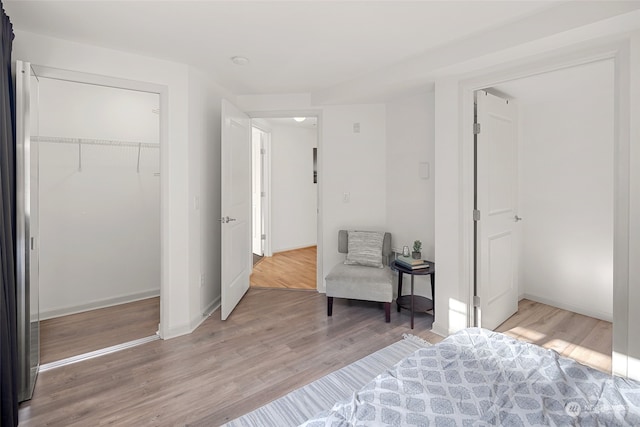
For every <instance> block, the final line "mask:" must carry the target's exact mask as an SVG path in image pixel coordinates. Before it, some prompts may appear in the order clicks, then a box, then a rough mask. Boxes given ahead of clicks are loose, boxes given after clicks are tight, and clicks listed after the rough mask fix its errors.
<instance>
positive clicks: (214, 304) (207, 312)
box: [191, 297, 220, 332]
mask: <svg viewBox="0 0 640 427" xmlns="http://www.w3.org/2000/svg"><path fill="white" fill-rule="evenodd" d="M218 308H220V297H218V298H216V299H214V300H213V301H211V303H210V304H209V305H207V307H206V308H205V309H204V311H203V312H202V316H198V317H196V318H193V319H191V332H193V331H195V330H196V329H197V328H198V326H200V325H202V322H204V321H205V320H207V317H209V316H211V313H213V312H214V311H216V310H217V309H218Z"/></svg>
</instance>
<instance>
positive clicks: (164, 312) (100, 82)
mask: <svg viewBox="0 0 640 427" xmlns="http://www.w3.org/2000/svg"><path fill="white" fill-rule="evenodd" d="M31 67H32V68H33V69H34V71H35V72H36V73H37V75H38V76H39V77H43V78H50V79H56V80H65V81H69V82H75V83H84V84H92V85H96V86H106V87H113V88H116V89H127V90H134V91H139V92H148V93H155V94H157V95H158V96H159V98H160V100H159V102H160V114H159V123H160V134H159V136H160V206H159V209H160V321H159V324H158V332H159V335H160V338H164V337H165V336H166V332H167V331H165V325H166V324H167V322H165V320H166V319H167V316H168V313H169V311H170V306H169V302H170V301H169V298H166V297H165V296H166V295H169V293H170V292H169V284H170V277H169V268H168V266H169V264H170V254H169V251H168V250H167V248H169V247H170V244H171V242H170V241H169V235H170V233H169V231H170V229H169V221H168V218H169V211H170V206H169V197H167V196H166V194H167V191H168V188H169V157H168V156H166V155H164V153H166V152H167V148H168V145H167V144H168V129H169V126H168V115H167V112H168V111H169V103H168V93H169V90H168V87H167V86H165V85H160V84H156V83H149V82H143V81H138V80H128V79H122V78H118V77H111V76H103V75H100V74H91V73H85V72H82V71H72V70H64V69H59V68H53V67H49V66H44V65H37V64H31Z"/></svg>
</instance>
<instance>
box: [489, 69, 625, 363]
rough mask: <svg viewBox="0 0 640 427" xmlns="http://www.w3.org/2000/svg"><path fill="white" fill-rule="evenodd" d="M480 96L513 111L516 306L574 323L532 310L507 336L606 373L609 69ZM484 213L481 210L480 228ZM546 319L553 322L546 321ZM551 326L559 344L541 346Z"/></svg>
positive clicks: (545, 77)
mask: <svg viewBox="0 0 640 427" xmlns="http://www.w3.org/2000/svg"><path fill="white" fill-rule="evenodd" d="M487 92H491V93H494V94H499V95H500V96H501V97H504V98H506V99H512V100H513V99H515V100H516V101H517V104H518V116H519V136H518V140H519V143H518V147H517V152H518V160H517V170H518V173H517V175H518V178H517V194H518V201H517V211H516V215H515V217H514V223H515V227H516V229H517V233H518V239H515V240H514V241H516V242H517V243H516V245H515V246H514V247H513V252H512V253H516V254H517V256H518V259H519V262H518V265H519V268H517V269H516V270H515V271H514V275H515V277H513V279H514V283H516V284H519V285H518V286H517V291H518V297H519V299H520V301H521V304H522V301H525V302H526V301H532V302H535V303H538V304H542V305H545V306H550V307H556V308H559V309H562V310H565V311H567V312H570V313H573V314H572V315H571V316H573V318H576V319H577V318H580V319H581V320H580V321H577V320H571V319H572V318H571V317H570V318H569V320H567V317H563V316H560V315H558V314H557V313H556V312H554V311H552V310H549V309H547V308H540V309H538V310H537V312H538V316H537V317H536V316H532V317H531V318H528V319H521V321H522V323H520V324H519V325H517V327H515V328H510V330H511V331H512V332H511V333H512V334H515V335H516V336H518V337H519V338H523V339H525V340H527V341H533V342H535V343H536V344H539V345H542V346H545V347H547V348H553V349H555V350H556V351H559V352H560V353H561V354H564V355H566V356H570V357H574V358H578V360H579V361H581V362H582V363H587V364H589V361H590V360H596V361H597V365H593V366H594V367H596V368H598V369H601V370H606V371H610V370H611V355H612V334H613V327H612V326H613V325H612V321H613V264H614V257H613V252H614V249H613V248H614V219H613V218H614V196H615V192H614V178H615V160H614V145H615V144H614V141H615V136H614V133H615V132H614V123H615V122H614V117H615V114H614V101H615V86H614V61H613V60H612V59H608V60H599V61H594V62H589V63H586V64H580V65H577V66H574V67H569V68H563V69H560V70H555V71H552V72H546V73H542V74H537V75H534V76H530V77H526V78H521V79H517V80H512V81H509V82H504V83H500V84H497V85H493V86H491V88H488V89H487ZM481 125H482V124H481ZM482 131H483V129H482V127H481V130H480V132H482ZM494 160H495V156H494ZM514 167H516V165H514ZM485 214H488V213H486V212H481V219H480V221H482V220H483V219H484V217H485ZM483 255H486V254H483ZM492 297H493V295H490V294H489V295H488V296H487V298H492ZM483 298H484V297H483ZM527 304H529V303H527ZM545 313H546V314H545ZM549 313H555V314H553V315H552V316H553V317H551V318H550V317H548V315H549ZM514 317H515V316H514ZM563 319H564V320H563ZM554 322H557V325H555V326H554V327H553V328H552V329H555V330H556V331H559V332H560V337H561V339H553V340H550V339H546V338H545V336H546V335H547V334H546V333H545V331H547V330H548V329H549V325H550V324H554ZM511 323H513V322H511ZM511 326H513V325H511ZM498 330H503V329H500V328H499V329H498ZM594 355H595V356H594ZM580 357H584V359H579V358H580ZM605 359H606V360H605Z"/></svg>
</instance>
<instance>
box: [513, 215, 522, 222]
mask: <svg viewBox="0 0 640 427" xmlns="http://www.w3.org/2000/svg"><path fill="white" fill-rule="evenodd" d="M513 219H514V220H515V221H516V222H518V221H522V218H520V217H519V216H518V215H516V216H514V217H513Z"/></svg>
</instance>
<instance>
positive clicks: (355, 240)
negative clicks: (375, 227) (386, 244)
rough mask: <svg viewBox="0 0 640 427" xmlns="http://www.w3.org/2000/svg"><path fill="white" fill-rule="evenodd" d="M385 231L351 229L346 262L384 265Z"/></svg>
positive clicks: (370, 265)
mask: <svg viewBox="0 0 640 427" xmlns="http://www.w3.org/2000/svg"><path fill="white" fill-rule="evenodd" d="M383 240H384V233H380V232H377V231H349V238H348V248H349V249H348V252H347V258H346V259H345V261H344V263H345V264H348V265H364V266H369V267H378V268H382V267H384V266H383V264H382V242H383Z"/></svg>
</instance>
